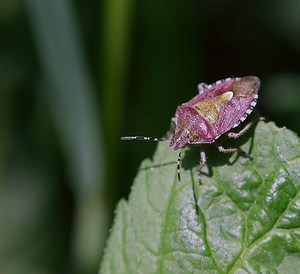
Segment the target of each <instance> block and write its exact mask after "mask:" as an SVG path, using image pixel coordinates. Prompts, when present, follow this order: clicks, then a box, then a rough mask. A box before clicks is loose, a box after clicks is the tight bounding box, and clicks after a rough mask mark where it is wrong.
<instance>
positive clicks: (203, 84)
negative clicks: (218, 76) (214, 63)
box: [198, 83, 207, 94]
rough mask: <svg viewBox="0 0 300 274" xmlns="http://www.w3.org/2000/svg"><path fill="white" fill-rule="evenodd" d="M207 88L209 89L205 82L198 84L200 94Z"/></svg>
mask: <svg viewBox="0 0 300 274" xmlns="http://www.w3.org/2000/svg"><path fill="white" fill-rule="evenodd" d="M206 89H207V84H205V83H200V84H198V92H199V94H201V93H203V92H204V91H205V90H206Z"/></svg>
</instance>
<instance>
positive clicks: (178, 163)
mask: <svg viewBox="0 0 300 274" xmlns="http://www.w3.org/2000/svg"><path fill="white" fill-rule="evenodd" d="M180 158H181V150H180V151H179V154H178V159H177V176H178V181H179V182H180V180H181V178H180Z"/></svg>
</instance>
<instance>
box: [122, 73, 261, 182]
mask: <svg viewBox="0 0 300 274" xmlns="http://www.w3.org/2000/svg"><path fill="white" fill-rule="evenodd" d="M259 87H260V80H259V78H258V77H256V76H246V77H235V78H226V79H224V80H219V81H217V82H215V83H213V84H210V85H206V84H204V83H201V84H199V85H198V92H199V93H198V94H197V95H196V96H195V97H194V98H192V99H191V100H190V101H188V102H186V103H184V104H182V105H180V106H178V107H177V110H176V113H175V117H173V118H172V120H171V130H170V131H172V134H173V136H172V139H171V141H170V147H171V148H172V149H174V150H178V149H182V148H184V147H185V146H187V145H190V144H194V145H201V144H210V143H214V142H215V141H216V140H217V139H218V138H219V137H220V136H222V135H224V134H226V135H227V136H228V137H229V138H235V139H236V138H238V137H240V136H241V135H243V134H244V133H245V132H246V131H247V130H248V129H249V128H250V127H251V126H252V125H253V124H254V121H252V122H249V123H248V124H246V125H245V127H244V128H243V129H242V130H240V131H239V132H237V133H233V132H229V131H230V130H231V129H233V128H235V127H237V126H238V125H239V124H240V123H241V122H243V121H244V120H245V119H246V118H247V116H248V115H249V114H250V113H251V112H252V110H253V109H254V107H255V105H256V102H257V98H258V90H259ZM261 119H263V118H261ZM121 140H145V141H165V140H164V139H163V138H155V137H145V136H125V137H121ZM217 148H218V150H219V151H220V152H224V153H232V152H239V153H242V154H243V155H244V156H246V157H247V158H249V159H251V157H250V156H249V155H248V154H247V153H246V152H244V151H243V150H242V149H240V148H224V147H223V146H217ZM180 154H181V151H180V152H179V156H178V160H177V172H178V179H179V181H180ZM200 158H201V162H200V165H199V168H198V171H199V175H200V171H201V168H202V167H203V166H204V165H205V164H206V154H205V152H204V150H203V149H201V146H200Z"/></svg>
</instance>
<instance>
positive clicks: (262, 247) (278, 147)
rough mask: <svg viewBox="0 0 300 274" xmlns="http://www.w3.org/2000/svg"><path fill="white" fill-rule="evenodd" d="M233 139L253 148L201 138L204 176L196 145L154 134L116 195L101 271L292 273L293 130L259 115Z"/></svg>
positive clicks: (296, 214)
mask: <svg viewBox="0 0 300 274" xmlns="http://www.w3.org/2000/svg"><path fill="white" fill-rule="evenodd" d="M225 144H226V145H227V146H229V145H231V146H233V145H234V144H235V145H238V146H240V147H241V148H242V149H244V150H245V151H247V152H249V153H250V154H251V156H252V157H253V160H252V161H249V160H247V159H246V158H243V157H241V156H238V155H237V154H233V155H224V154H221V153H217V152H216V150H215V149H214V147H213V146H210V147H208V157H209V158H208V159H209V160H208V164H207V166H206V167H205V168H204V169H203V174H202V184H201V185H199V184H198V181H197V172H196V165H197V162H198V161H199V155H198V154H199V153H198V152H197V147H195V146H194V147H193V148H187V149H185V150H184V151H183V157H182V168H181V178H182V181H180V182H179V181H178V180H177V170H176V169H177V166H176V160H177V156H178V152H174V151H172V150H171V149H169V147H168V144H167V143H160V144H159V145H158V148H157V151H156V152H155V154H154V157H153V161H150V160H145V161H144V162H143V163H142V165H141V167H140V169H139V172H138V175H137V177H136V179H135V181H134V184H133V187H132V191H131V194H130V197H129V201H128V202H126V201H121V202H120V203H119V205H118V208H117V214H116V219H115V223H114V226H113V229H112V232H111V235H110V238H109V241H108V246H107V249H106V251H105V255H104V258H103V262H102V265H101V268H100V273H298V270H299V267H300V244H299V243H300V192H299V190H300V146H299V138H298V136H296V134H294V133H293V132H291V131H289V130H287V129H286V128H277V127H276V126H275V125H274V123H272V122H269V123H265V122H260V123H258V125H257V126H256V129H255V131H254V130H253V131H252V132H250V133H249V134H247V135H246V136H244V137H243V138H241V139H240V140H233V141H231V142H230V143H229V142H227V143H224V144H223V145H224V146H225Z"/></svg>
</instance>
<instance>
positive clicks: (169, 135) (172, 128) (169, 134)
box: [162, 117, 176, 140]
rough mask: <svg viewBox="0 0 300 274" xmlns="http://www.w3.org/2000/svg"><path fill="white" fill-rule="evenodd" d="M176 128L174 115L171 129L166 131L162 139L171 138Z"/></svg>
mask: <svg viewBox="0 0 300 274" xmlns="http://www.w3.org/2000/svg"><path fill="white" fill-rule="evenodd" d="M175 129H176V123H175V117H173V118H172V119H171V121H170V129H169V130H168V131H167V132H166V134H165V136H164V137H163V138H162V140H170V139H171V138H172V136H173V135H174V132H175Z"/></svg>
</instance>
